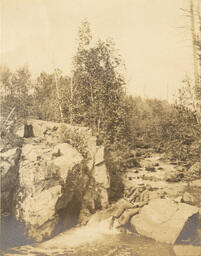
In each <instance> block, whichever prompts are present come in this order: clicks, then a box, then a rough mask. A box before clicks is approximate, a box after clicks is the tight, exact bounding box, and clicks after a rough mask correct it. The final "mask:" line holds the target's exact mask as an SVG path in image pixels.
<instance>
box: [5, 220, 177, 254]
mask: <svg viewBox="0 0 201 256" xmlns="http://www.w3.org/2000/svg"><path fill="white" fill-rule="evenodd" d="M2 255H4V256H8V255H16V256H17V255H28V256H39V255H40V256H94V255H96V256H112V255H113V256H129V255H130V256H157V255H161V256H174V255H175V254H174V251H173V248H172V246H170V245H167V244H161V243H157V242H155V241H154V240H151V239H148V238H144V237H141V236H139V235H138V234H122V233H117V232H116V231H112V230H109V229H108V228H107V227H106V226H105V225H104V223H98V224H97V225H93V226H86V227H80V228H73V229H72V230H69V231H66V232H64V233H61V234H60V235H58V236H56V237H54V238H52V239H50V240H49V241H46V242H43V243H40V244H33V245H27V246H22V247H17V248H13V249H8V250H6V251H4V252H2Z"/></svg>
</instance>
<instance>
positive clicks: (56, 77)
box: [0, 20, 201, 162]
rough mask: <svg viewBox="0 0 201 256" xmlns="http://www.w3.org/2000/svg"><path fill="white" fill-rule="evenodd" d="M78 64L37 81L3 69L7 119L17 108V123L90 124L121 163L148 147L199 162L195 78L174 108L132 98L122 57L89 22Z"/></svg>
mask: <svg viewBox="0 0 201 256" xmlns="http://www.w3.org/2000/svg"><path fill="white" fill-rule="evenodd" d="M198 47H201V46H200V44H198ZM72 66H73V68H72V72H71V73H72V76H71V77H70V76H67V75H64V74H63V72H62V71H61V70H60V69H55V70H54V71H53V72H52V73H47V72H42V73H40V74H39V75H38V76H37V78H35V79H34V80H33V79H32V77H31V73H30V71H29V69H28V68H27V67H22V68H20V69H18V70H16V71H15V72H11V71H10V69H9V68H7V67H1V68H0V83H1V90H2V93H1V115H3V116H5V117H6V116H8V115H9V113H10V112H11V111H12V109H13V108H15V115H16V118H17V119H19V118H22V119H24V120H26V119H27V118H28V117H33V118H37V119H42V120H48V121H56V122H65V123H70V124H72V125H80V126H87V127H89V128H90V129H91V130H92V132H93V134H94V135H96V136H97V137H98V141H99V143H100V144H103V145H105V147H106V148H107V150H109V151H111V152H116V154H115V158H118V159H119V156H121V157H120V160H121V158H123V157H124V155H125V154H129V152H130V151H131V150H135V149H136V148H147V147H149V148H153V149H154V150H155V151H158V152H166V153H167V154H169V155H170V156H171V157H173V158H176V159H180V160H185V161H189V162H194V161H197V160H198V159H199V157H200V148H199V147H200V134H201V128H200V124H199V122H198V119H197V112H196V108H195V107H194V108H193V104H194V103H193V100H194V97H193V96H191V94H193V85H192V83H191V81H190V79H189V78H186V79H185V80H184V86H183V88H181V89H180V91H179V92H178V97H177V101H176V102H175V103H174V104H169V103H168V102H167V101H162V100H157V99H146V100H142V99H141V98H140V97H134V96H129V95H127V93H126V79H125V75H124V74H125V70H124V67H125V65H124V62H123V60H122V57H121V56H120V54H119V53H118V51H117V50H116V48H115V44H114V42H113V41H112V40H106V41H103V40H98V41H97V42H95V43H94V42H93V36H92V34H91V30H90V24H89V22H88V21H87V20H84V21H83V22H82V23H81V25H80V28H79V32H78V47H77V52H76V54H75V56H74V58H73V65H72Z"/></svg>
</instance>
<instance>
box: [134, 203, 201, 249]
mask: <svg viewBox="0 0 201 256" xmlns="http://www.w3.org/2000/svg"><path fill="white" fill-rule="evenodd" d="M198 216H199V211H198V208H197V207H194V206H190V205H187V204H184V203H175V202H173V201H171V200H170V199H154V200H151V201H150V202H149V204H148V205H146V206H144V207H143V208H142V210H141V212H140V214H138V215H136V216H134V217H132V219H131V221H130V222H131V225H132V227H133V228H134V229H135V230H136V231H137V232H138V233H139V234H141V235H143V236H146V237H150V238H153V239H155V240H156V241H159V242H165V243H170V244H174V243H175V242H179V240H182V239H184V240H185V239H187V238H188V236H194V235H195V234H197V229H198V223H199V221H198Z"/></svg>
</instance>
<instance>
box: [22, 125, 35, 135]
mask: <svg viewBox="0 0 201 256" xmlns="http://www.w3.org/2000/svg"><path fill="white" fill-rule="evenodd" d="M31 137H34V132H33V126H32V124H30V125H28V124H24V138H31Z"/></svg>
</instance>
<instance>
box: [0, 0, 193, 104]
mask: <svg viewBox="0 0 201 256" xmlns="http://www.w3.org/2000/svg"><path fill="white" fill-rule="evenodd" d="M0 4H1V6H0V8H1V27H0V28H1V35H0V39H1V47H0V54H1V64H7V65H8V66H9V67H10V68H11V69H12V70H14V69H16V68H18V67H20V66H23V65H25V64H26V65H28V67H29V69H30V70H31V71H32V72H33V73H34V74H38V73H39V72H41V71H51V70H52V69H53V67H59V68H61V69H62V70H63V71H64V73H69V72H70V69H71V62H72V56H73V55H74V54H75V51H76V37H77V31H78V26H79V24H80V21H81V20H82V19H83V18H85V17H87V18H88V20H89V22H90V23H91V28H92V33H94V34H95V36H96V37H98V38H101V39H106V38H108V37H110V38H111V37H112V38H113V39H114V41H115V43H116V46H117V48H118V49H119V50H120V53H121V55H122V57H123V59H124V61H125V63H126V67H127V70H126V76H127V80H128V87H127V88H128V92H129V93H131V94H133V95H141V96H146V97H157V98H161V99H166V98H167V86H168V89H169V99H170V98H171V95H172V94H173V93H175V92H176V89H177V88H178V87H179V86H180V85H181V81H182V79H184V77H185V73H188V74H190V75H191V74H192V66H193V65H192V44H191V34H190V30H189V29H190V28H189V20H188V19H189V18H188V17H185V16H184V13H183V12H182V11H181V8H189V0H0ZM181 27H183V28H181Z"/></svg>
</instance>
